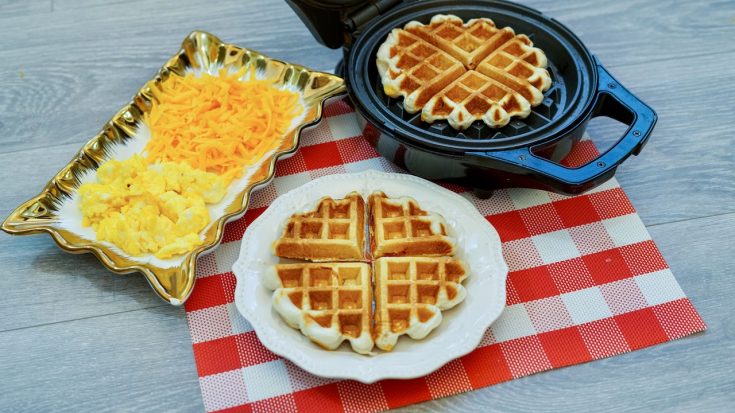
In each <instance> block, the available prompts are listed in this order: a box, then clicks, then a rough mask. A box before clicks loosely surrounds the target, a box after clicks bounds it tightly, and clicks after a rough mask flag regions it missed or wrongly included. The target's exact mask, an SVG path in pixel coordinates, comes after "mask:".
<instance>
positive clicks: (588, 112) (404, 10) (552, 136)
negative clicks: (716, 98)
mask: <svg viewBox="0 0 735 413" xmlns="http://www.w3.org/2000/svg"><path fill="white" fill-rule="evenodd" d="M287 3H289V5H291V6H292V8H293V9H294V10H295V11H296V12H297V14H298V15H299V16H300V17H301V19H302V20H303V21H304V22H305V24H306V25H307V27H308V28H309V29H310V30H311V32H312V34H314V36H315V37H316V38H317V40H318V41H320V42H321V43H322V44H324V45H326V46H328V47H332V48H338V47H343V48H344V60H343V62H340V64H339V65H338V69H337V74H338V75H341V76H343V77H344V79H345V82H346V84H347V89H348V94H349V97H350V100H351V102H352V104H353V106H354V108H355V111H356V113H357V114H358V119H359V120H360V122H361V126H362V127H363V134H364V136H365V137H366V139H367V140H368V141H369V142H370V143H371V144H372V145H373V146H375V148H376V149H377V150H378V152H379V153H380V154H381V155H383V156H384V157H386V158H387V159H389V160H391V161H392V162H394V163H396V164H397V165H399V166H401V167H403V168H405V169H406V170H408V171H409V172H410V173H413V174H415V175H418V176H422V177H424V178H428V179H432V180H442V181H446V182H453V183H458V184H460V185H465V186H469V187H471V188H474V189H475V190H477V191H478V192H479V193H480V194H482V193H484V194H489V193H491V192H490V191H492V190H493V189H495V188H504V187H525V188H536V189H544V190H548V191H553V192H557V193H561V194H569V195H572V194H578V193H581V192H584V191H586V190H589V189H591V188H594V187H596V186H598V185H600V184H602V183H603V182H605V181H607V180H608V179H610V178H611V177H612V176H613V175H614V174H615V171H616V169H617V167H618V166H619V165H620V164H621V163H622V162H623V161H624V160H626V159H627V158H628V157H629V156H630V155H638V153H639V152H640V151H641V149H642V148H643V146H644V145H645V143H646V142H647V140H648V138H649V136H650V134H651V132H652V130H653V127H654V126H655V124H656V120H657V116H656V113H655V112H654V111H653V110H652V109H651V108H650V107H649V106H648V105H646V104H645V103H643V102H642V101H641V100H640V99H638V98H636V97H635V96H634V95H633V94H631V93H630V92H629V91H628V90H627V89H626V88H625V87H623V85H621V84H620V83H619V82H617V81H616V80H615V79H614V78H613V77H612V75H610V73H608V71H607V70H605V68H604V67H603V66H602V65H601V64H600V62H599V61H598V60H597V59H596V58H595V57H594V56H593V55H592V54H591V53H590V52H589V51H588V50H587V48H586V47H585V46H584V45H583V44H582V42H581V41H580V40H579V38H577V37H576V36H575V35H574V34H573V33H572V32H571V31H570V30H569V29H567V28H566V27H565V26H563V25H562V24H561V23H559V22H557V21H556V20H554V19H551V18H549V17H547V16H545V15H543V14H542V13H540V12H538V11H536V10H534V9H531V8H528V7H525V6H522V5H518V4H515V3H511V2H507V1H500V0H459V1H456V0H455V1H451V0H426V1H412V0H408V1H399V0H375V1H370V2H365V1H360V0H287ZM436 14H454V15H457V16H459V17H461V18H462V19H463V20H465V21H467V20H469V19H471V18H476V17H488V18H490V19H492V20H493V21H494V22H495V24H496V26H498V27H505V26H510V27H512V28H513V29H514V30H515V31H516V33H523V34H526V35H528V36H529V37H530V38H531V40H532V41H533V42H534V46H536V47H539V48H540V49H541V50H543V51H544V52H545V54H546V56H547V58H548V61H549V67H548V70H549V73H550V74H551V78H552V86H551V88H550V89H549V90H548V91H546V92H545V94H544V100H543V102H542V103H541V104H540V105H538V106H536V107H535V108H533V110H532V113H531V114H530V115H529V116H528V117H527V118H525V119H517V118H514V119H511V122H510V123H509V124H508V125H506V126H504V127H502V128H499V129H494V128H490V127H489V126H487V125H485V124H484V123H482V122H479V121H477V122H475V123H474V124H473V125H472V126H471V127H470V128H469V129H467V130H464V131H457V130H455V129H453V128H452V127H451V126H449V125H448V123H447V122H446V121H439V122H434V123H431V124H429V123H426V122H423V121H422V120H421V118H420V113H416V114H410V113H408V112H406V111H404V109H403V106H402V100H401V99H393V98H390V97H388V96H386V95H385V94H384V93H383V88H382V83H381V80H380V76H379V74H378V71H377V66H376V64H375V59H376V54H377V51H378V48H379V47H380V45H381V44H382V43H383V41H384V40H385V39H386V37H387V36H388V34H389V33H390V31H391V30H392V29H394V28H400V27H403V26H404V25H405V24H406V23H407V22H409V21H412V20H417V21H420V22H423V23H428V22H429V20H430V19H431V17H432V16H434V15H436ZM596 116H607V117H610V118H613V119H615V120H618V121H620V122H622V123H624V124H626V125H628V128H627V130H626V132H625V133H624V134H623V136H622V137H621V138H620V139H618V140H617V141H616V143H615V144H613V145H612V146H611V147H610V148H609V149H608V150H606V151H605V152H604V153H601V154H600V155H599V156H598V157H597V158H596V159H594V160H592V161H590V162H588V163H587V164H585V165H582V166H579V167H575V168H570V167H566V166H563V165H562V164H560V163H559V161H560V160H561V159H563V158H564V157H566V156H567V155H568V154H569V152H570V151H571V149H572V147H573V145H574V144H576V143H577V142H578V141H579V140H580V139H581V138H582V136H583V135H584V132H585V129H586V126H587V124H588V122H589V120H590V119H592V118H593V117H596Z"/></svg>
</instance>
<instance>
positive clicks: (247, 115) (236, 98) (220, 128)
mask: <svg viewBox="0 0 735 413" xmlns="http://www.w3.org/2000/svg"><path fill="white" fill-rule="evenodd" d="M244 70H245V69H243V70H241V71H239V72H236V73H228V71H227V70H225V69H222V70H220V72H219V75H218V76H212V75H210V74H208V73H203V74H201V75H199V76H197V75H194V74H192V73H190V74H187V75H186V76H183V77H181V76H171V77H169V78H168V79H167V80H166V81H165V82H163V83H162V84H161V86H160V87H159V88H156V89H154V90H153V94H154V96H155V99H156V101H155V102H154V105H153V107H152V108H151V111H150V113H147V114H146V115H145V122H146V124H147V125H148V127H149V128H150V129H151V139H150V141H149V142H148V144H147V145H146V147H145V149H144V152H145V154H146V159H147V161H148V162H150V163H154V162H164V161H171V162H185V163H188V164H189V165H191V166H192V167H193V168H196V169H199V170H202V171H206V172H211V173H215V174H217V175H220V176H222V177H223V178H224V179H225V181H226V182H228V183H229V182H231V181H232V180H233V179H235V178H238V177H240V176H242V173H243V171H244V168H245V167H246V166H248V165H252V164H253V163H255V162H256V161H257V160H259V159H260V158H261V157H262V156H263V155H264V154H265V153H266V152H268V151H269V150H272V149H274V148H275V147H276V146H277V145H278V144H279V143H280V142H281V138H283V136H284V134H285V133H286V132H288V129H289V128H290V127H291V124H292V122H293V120H294V119H295V118H296V117H298V116H299V115H300V114H301V113H302V111H303V110H304V109H303V106H302V104H301V100H300V96H299V94H298V93H297V92H293V91H289V90H283V89H279V88H277V87H276V86H274V85H273V83H272V82H269V81H266V80H259V79H256V78H255V73H254V72H251V73H250V79H249V80H246V81H243V80H240V78H241V77H242V76H243V74H244Z"/></svg>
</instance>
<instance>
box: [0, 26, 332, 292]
mask: <svg viewBox="0 0 735 413" xmlns="http://www.w3.org/2000/svg"><path fill="white" fill-rule="evenodd" d="M253 66H254V67H255V69H256V70H257V72H258V75H259V77H261V78H264V79H267V80H272V81H273V82H274V84H275V85H276V86H279V87H287V88H290V89H292V90H297V91H298V92H300V94H301V98H302V102H303V103H304V106H305V108H304V111H305V116H304V117H303V120H302V121H301V122H300V123H299V124H298V125H296V126H295V127H294V128H293V129H292V130H291V131H290V132H288V133H287V135H286V136H285V137H284V139H283V140H282V142H281V144H280V146H278V147H277V148H276V150H275V152H270V153H269V154H267V156H266V157H264V158H263V160H262V161H260V162H259V163H257V164H256V166H255V171H254V172H253V173H252V175H250V176H249V178H248V179H247V183H246V185H245V187H244V189H242V190H241V191H239V192H237V193H236V194H235V197H234V200H233V201H232V202H229V203H227V205H225V206H224V213H223V214H222V215H221V216H219V217H212V223H211V224H210V225H208V226H207V227H206V228H205V229H204V230H203V231H202V232H201V233H200V235H201V236H202V237H203V239H204V243H203V244H202V245H201V246H199V247H197V248H196V249H194V250H191V251H189V252H188V253H186V254H185V255H184V256H183V257H181V259H180V264H179V265H176V266H173V267H165V266H157V265H155V264H153V263H150V262H148V263H147V262H145V260H140V259H136V258H134V257H130V256H127V255H125V254H123V253H121V252H120V251H119V250H117V249H115V248H111V245H110V244H107V243H101V242H98V241H96V240H90V239H86V238H84V237H82V236H80V235H79V234H77V233H75V232H74V231H71V230H68V229H67V228H64V227H62V226H61V225H60V222H61V212H62V210H61V205H62V203H63V202H64V201H65V200H68V199H69V198H71V197H72V196H73V195H74V193H75V191H77V189H78V188H79V185H80V184H81V182H80V181H81V178H82V177H83V176H84V175H85V174H87V173H89V172H90V171H92V170H96V169H97V168H98V167H99V166H100V164H102V163H103V162H104V161H106V160H107V159H108V158H109V156H110V153H111V152H112V148H113V147H114V146H115V145H119V144H124V143H125V142H126V141H128V140H130V139H133V135H134V134H135V133H136V129H137V125H138V124H140V123H142V122H143V116H144V114H145V113H147V112H149V111H150V110H151V107H152V102H153V100H154V97H153V92H152V88H153V87H155V86H158V85H160V84H161V82H163V81H165V80H166V79H167V78H168V77H169V76H181V75H183V74H184V73H185V71H186V70H203V71H206V70H209V69H210V68H211V69H212V70H213V71H214V70H215V69H216V68H224V69H231V70H235V71H236V70H239V69H242V68H246V69H248V70H249V69H251V68H252V67H253ZM345 90H346V89H345V85H344V82H343V80H342V79H341V78H339V77H337V76H334V75H331V74H328V73H322V72H316V71H312V70H309V69H307V68H305V67H302V66H299V65H295V64H290V63H286V62H282V61H279V60H275V59H271V58H268V57H267V56H264V55H262V54H260V53H258V52H255V51H253V50H248V49H245V48H241V47H238V46H235V45H232V44H227V43H223V42H222V41H221V40H220V39H219V38H217V37H216V36H213V35H211V34H209V33H205V32H199V31H195V32H192V33H191V34H190V35H189V36H187V37H186V39H184V41H183V43H182V45H181V50H180V51H179V52H178V53H177V54H176V55H174V56H173V57H172V58H171V59H170V60H169V61H168V62H166V64H165V65H163V67H162V68H161V69H160V71H159V72H158V74H157V75H156V76H155V78H153V79H151V80H150V81H148V82H147V83H146V84H145V85H144V86H143V87H142V88H141V89H140V90H139V91H138V93H137V94H136V95H135V96H134V97H133V99H132V101H131V102H130V103H129V104H128V105H127V106H125V107H123V108H122V109H121V110H120V111H118V112H117V114H116V115H115V116H114V117H113V118H112V119H111V120H110V121H109V122H107V123H106V124H105V125H104V127H103V128H102V130H101V131H100V132H99V133H98V134H97V135H96V136H95V137H93V138H92V139H91V140H90V141H89V142H87V143H86V144H85V145H84V146H83V147H82V149H81V150H80V151H79V152H78V153H77V154H76V155H75V156H74V158H73V159H72V160H71V161H70V162H69V163H68V164H67V165H66V166H65V167H64V168H63V169H62V170H61V171H59V173H57V174H56V176H54V177H53V178H52V179H51V181H49V183H48V184H47V185H46V186H45V187H44V188H43V190H42V191H41V192H40V193H39V194H38V195H36V196H35V197H33V198H32V199H30V200H28V201H27V202H25V203H23V204H22V205H20V206H19V207H18V208H16V209H15V210H14V211H13V212H12V213H11V214H10V216H8V218H7V219H6V220H5V222H3V224H2V229H3V230H4V231H5V232H7V233H9V234H17V235H25V234H36V233H43V232H45V233H48V234H50V235H51V236H52V237H53V239H54V241H56V243H57V244H58V245H59V247H61V248H62V249H63V250H65V251H68V252H71V253H85V252H91V253H93V254H94V255H96V256H97V257H98V258H99V259H100V261H102V263H103V264H104V265H105V266H106V267H107V268H109V269H110V270H111V271H113V272H115V273H119V274H126V273H131V272H136V271H139V272H142V273H143V274H144V275H145V277H146V279H148V282H149V283H150V284H151V286H152V287H153V289H154V290H155V292H156V293H157V294H158V295H159V296H160V297H161V298H163V299H164V300H166V301H168V302H169V303H171V304H174V305H180V304H182V303H183V302H184V301H185V300H186V299H187V297H188V296H189V295H190V294H191V292H192V289H193V288H194V281H195V278H196V263H197V257H198V256H199V255H201V254H202V253H204V252H205V251H208V250H211V249H212V248H214V247H215V246H216V245H217V244H218V243H219V242H220V240H221V239H222V235H223V232H224V227H225V223H227V222H228V221H230V220H232V219H234V218H237V217H239V216H241V215H242V214H243V213H244V212H245V211H246V210H247V208H248V203H249V200H250V194H251V191H252V190H253V188H255V187H257V186H260V185H263V184H265V183H267V182H268V181H270V180H271V179H272V178H273V175H274V174H275V163H276V160H277V159H278V158H279V157H281V156H283V155H285V154H289V153H293V152H294V151H296V149H297V147H298V142H299V136H300V134H301V131H302V129H303V128H304V127H306V126H309V125H312V124H315V123H317V122H318V121H319V120H320V119H321V116H322V105H323V103H324V101H325V100H326V99H328V98H330V97H333V96H335V95H339V94H343V93H344V92H345Z"/></svg>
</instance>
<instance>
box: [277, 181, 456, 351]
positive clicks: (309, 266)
mask: <svg viewBox="0 0 735 413" xmlns="http://www.w3.org/2000/svg"><path fill="white" fill-rule="evenodd" d="M368 208H369V210H368V211H366V209H365V203H364V200H363V199H362V196H361V195H359V194H358V193H356V192H352V193H350V194H348V195H347V196H346V197H345V198H344V199H340V200H333V199H331V198H322V199H320V200H319V201H318V203H317V207H316V208H315V209H314V210H313V211H310V212H307V213H296V214H293V215H292V216H291V217H290V218H289V219H288V220H287V221H286V223H285V227H286V228H285V229H284V231H283V235H282V236H281V238H280V239H279V240H277V241H276V243H275V244H274V252H275V254H276V255H277V256H279V257H282V258H292V259H293V258H298V259H302V260H310V261H317V260H319V261H325V260H330V261H335V262H320V263H313V262H311V263H310V262H298V263H288V264H277V265H275V266H274V267H272V271H270V272H269V273H268V274H266V275H265V277H264V285H265V286H266V287H267V288H269V289H271V290H274V292H273V296H272V304H273V308H274V309H275V310H276V312H277V313H279V314H280V315H281V317H282V318H283V319H284V320H285V321H286V323H287V324H289V325H290V326H291V327H293V328H296V329H299V330H300V331H301V332H302V333H303V334H304V335H305V336H306V337H308V338H309V339H311V340H312V341H314V342H315V343H317V344H318V345H320V346H321V347H323V348H325V349H328V350H334V349H336V348H337V347H339V345H340V344H341V343H342V342H343V341H345V340H348V341H349V342H350V344H351V346H352V349H353V350H354V351H356V352H358V353H361V354H372V352H371V350H372V348H373V345H374V344H377V345H378V348H380V349H382V350H384V351H391V350H392V349H393V347H394V346H395V344H396V342H397V340H398V338H399V337H400V336H401V335H403V334H407V335H409V336H410V337H411V338H413V339H417V340H418V339H422V338H424V337H426V336H427V335H428V334H429V333H430V332H431V331H432V330H434V329H435V328H436V327H437V326H438V325H439V324H440V323H441V320H442V315H441V310H446V309H449V308H451V307H454V306H455V305H457V304H458V303H460V302H461V301H462V300H464V298H465V296H466V290H465V289H464V287H463V286H462V285H461V283H462V281H464V279H465V278H466V277H467V275H468V271H467V269H466V267H465V265H464V264H463V263H462V261H460V260H459V259H457V258H454V257H452V255H454V254H455V252H456V246H455V242H454V239H453V238H452V237H450V236H449V235H448V226H447V223H446V221H445V220H444V218H443V217H441V216H440V215H438V214H433V213H429V212H427V211H425V210H423V209H422V208H421V207H420V206H419V204H418V202H417V201H416V200H415V199H413V198H409V197H400V198H390V197H388V196H387V195H386V194H385V193H383V192H380V191H376V192H374V193H372V194H371V195H370V196H369V197H368ZM366 212H367V215H368V216H369V225H368V228H369V235H370V240H371V242H370V251H371V255H370V256H371V257H372V259H373V260H374V261H373V262H372V266H371V265H370V264H368V263H365V262H336V261H337V260H338V259H343V260H344V259H353V260H361V259H364V257H365V255H366V254H364V251H363V250H364V249H365V237H366V231H365V216H364V215H365V214H366ZM335 225H347V226H349V231H350V235H349V236H344V237H342V238H336V237H335V236H334V234H345V233H346V232H345V231H343V230H339V231H334V230H329V229H328V228H331V227H334V226H335ZM336 241H345V242H344V243H342V244H339V245H340V248H336V247H335V246H334V245H335V242H336ZM358 250H359V251H358ZM373 285H374V288H375V295H374V296H373ZM373 304H375V311H376V313H375V314H373Z"/></svg>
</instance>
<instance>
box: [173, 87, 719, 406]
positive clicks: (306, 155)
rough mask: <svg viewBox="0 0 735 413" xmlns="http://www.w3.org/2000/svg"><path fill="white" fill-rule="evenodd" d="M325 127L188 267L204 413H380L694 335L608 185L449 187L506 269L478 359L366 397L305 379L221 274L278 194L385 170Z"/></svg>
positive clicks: (347, 118)
mask: <svg viewBox="0 0 735 413" xmlns="http://www.w3.org/2000/svg"><path fill="white" fill-rule="evenodd" d="M325 115H326V116H327V117H326V119H325V121H323V122H321V123H320V124H319V125H318V126H316V127H315V128H314V129H311V130H309V131H308V132H305V133H304V136H303V138H302V143H301V147H300V149H299V151H298V152H297V153H296V154H295V155H294V156H293V157H291V158H289V159H287V160H284V161H280V162H279V163H278V166H277V173H276V178H275V180H274V181H273V183H272V184H270V185H269V186H267V187H265V188H263V189H261V190H260V191H258V192H257V193H256V194H255V196H254V198H253V200H252V204H251V208H250V210H249V211H248V212H247V213H246V214H245V216H244V217H243V218H242V219H240V220H237V221H233V222H231V223H229V224H228V225H227V228H226V231H225V237H224V239H223V243H222V244H221V245H220V246H219V247H218V248H217V249H216V250H215V251H214V253H212V254H210V255H207V256H204V257H201V258H200V260H199V262H198V271H199V273H198V278H197V284H196V288H195V289H194V292H193V294H192V296H191V297H190V298H189V300H188V301H187V302H186V303H185V307H186V311H187V318H188V323H189V329H190V332H191V336H192V341H193V347H194V357H195V361H196V364H197V370H198V375H199V382H200V385H201V389H202V397H203V401H204V406H205V408H206V410H207V411H219V410H224V409H231V411H278V412H284V411H298V412H331V411H346V412H357V411H362V412H365V411H380V410H385V409H388V408H394V407H399V406H404V405H407V404H411V403H417V402H421V401H425V400H429V399H434V398H440V397H446V396H448V395H452V394H456V393H459V392H464V391H469V390H472V389H477V388H480V387H484V386H488V385H492V384H496V383H500V382H503V381H508V380H512V379H515V378H519V377H523V376H526V375H529V374H533V373H537V372H540V371H544V370H548V369H552V368H558V367H563V366H568V365H572V364H578V363H583V362H588V361H592V360H597V359H601V358H604V357H610V356H613V355H616V354H620V353H624V352H628V351H634V350H638V349H641V348H645V347H648V346H652V345H655V344H658V343H662V342H665V341H669V340H673V339H676V338H680V337H683V336H686V335H690V334H693V333H695V332H698V331H702V330H704V328H705V325H704V323H703V321H702V319H701V318H700V317H699V314H697V311H696V310H695V309H694V307H693V306H692V305H691V303H690V302H689V300H688V299H687V298H686V296H685V294H684V292H683V291H682V290H681V288H680V287H679V285H678V283H677V282H676V280H675V278H674V276H673V274H672V273H671V271H670V270H669V269H668V266H667V265H666V262H665V261H664V259H663V258H662V257H661V254H660V253H659V251H658V249H657V248H656V245H655V244H654V242H653V241H652V240H651V237H650V234H649V233H648V231H647V230H646V228H645V227H644V226H643V224H642V222H641V221H640V219H639V217H638V215H637V214H636V213H635V210H634V208H633V207H632V205H631V204H630V202H629V201H628V198H627V197H626V195H625V193H624V192H623V191H622V189H621V188H620V187H619V186H618V185H617V183H616V182H615V181H614V180H612V181H610V182H608V183H606V184H604V185H603V186H601V187H599V188H597V189H595V190H593V191H591V192H589V193H587V194H585V195H580V196H576V197H563V196H559V195H555V194H551V193H547V192H543V191H535V190H526V189H508V190H500V191H496V192H495V194H494V195H493V197H491V198H490V199H486V200H482V199H478V198H476V197H474V196H472V195H471V194H470V193H467V192H464V190H463V189H462V188H459V187H455V186H449V188H450V189H452V190H455V191H457V192H460V193H462V195H463V196H466V197H467V198H468V199H469V200H470V201H471V202H473V203H474V204H475V205H476V207H477V208H478V210H479V211H480V213H481V214H482V215H484V216H486V217H487V219H488V220H489V221H490V222H491V223H492V224H493V225H494V226H495V228H496V229H497V230H498V233H499V234H500V237H501V240H502V242H503V250H504V255H505V259H506V261H507V262H508V265H509V267H510V273H509V275H508V282H507V290H508V291H507V292H508V294H507V297H508V298H507V303H506V304H507V307H506V310H505V311H504V312H503V314H502V315H501V317H500V318H499V319H498V320H497V321H496V322H495V323H494V324H493V325H492V327H491V328H490V329H489V330H488V331H487V333H486V335H485V338H484V339H483V341H482V343H481V344H480V345H479V346H478V348H477V349H476V350H475V351H474V352H472V353H470V354H468V355H466V356H464V357H462V358H460V359H458V360H455V361H453V362H451V363H449V364H447V365H446V366H444V367H442V368H441V369H439V370H437V371H436V372H434V373H432V374H430V375H428V376H426V377H421V378H418V379H413V380H400V381H399V380H386V381H383V382H379V383H375V384H371V385H365V384H361V383H357V382H353V381H344V380H332V379H324V378H320V377H316V376H313V375H310V374H309V373H306V372H304V371H303V370H301V369H299V368H298V367H296V366H295V365H293V364H292V363H290V362H288V361H287V360H283V359H281V358H280V357H278V356H277V355H275V354H273V353H271V352H270V351H268V350H267V349H266V348H264V347H263V346H262V344H261V343H260V342H259V341H258V339H257V336H256V335H255V332H254V331H253V330H252V327H251V326H250V325H249V323H248V322H247V321H246V320H245V319H243V318H242V316H240V314H239V313H238V312H237V310H236V309H235V306H234V303H233V300H234V289H235V277H234V275H233V274H232V273H231V272H230V270H231V267H232V263H233V262H234V261H235V259H236V258H237V255H238V253H239V247H240V242H239V240H240V239H241V238H242V234H243V232H244V231H245V230H246V228H247V225H248V224H249V223H250V222H252V221H253V220H254V219H255V218H257V217H258V215H259V214H260V213H262V212H263V211H264V210H265V208H266V207H267V206H268V205H269V204H270V202H272V200H273V199H275V197H276V196H278V195H280V194H283V193H285V192H287V191H288V190H290V189H292V188H295V187H296V186H299V185H300V184H301V183H304V182H307V181H308V180H310V179H313V178H315V177H318V176H322V175H324V174H326V173H341V172H357V171H361V170H366V169H381V170H389V171H395V167H394V166H392V165H391V164H390V163H387V162H386V161H385V160H384V159H383V158H380V157H379V156H378V154H377V153H376V152H375V151H374V150H373V149H372V148H371V147H370V146H369V145H367V144H366V142H365V140H364V139H363V138H362V137H361V136H359V135H360V133H361V131H360V130H359V129H358V128H357V127H356V122H355V119H354V116H353V114H352V113H351V109H350V108H349V107H348V106H347V105H346V104H344V103H342V102H335V103H333V104H331V105H328V106H327V107H326V108H325ZM369 133H370V131H366V132H365V134H366V135H368V134H369ZM596 153H597V152H596V150H595V149H594V146H593V145H592V144H591V142H590V141H583V142H581V143H580V144H579V145H578V146H577V147H576V150H575V151H574V152H573V153H571V154H570V155H569V156H568V157H567V159H566V163H567V164H572V165H581V164H584V163H585V162H586V161H587V160H589V159H591V158H592V157H594V156H595V155H596ZM470 293H471V292H470Z"/></svg>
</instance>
